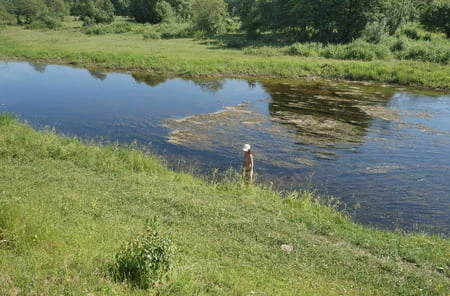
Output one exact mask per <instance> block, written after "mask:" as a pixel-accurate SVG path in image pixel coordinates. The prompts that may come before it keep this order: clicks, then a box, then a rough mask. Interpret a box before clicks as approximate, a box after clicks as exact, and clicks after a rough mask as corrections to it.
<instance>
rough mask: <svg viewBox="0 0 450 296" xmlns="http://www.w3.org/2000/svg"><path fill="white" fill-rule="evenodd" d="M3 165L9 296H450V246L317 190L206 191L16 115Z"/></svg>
mask: <svg viewBox="0 0 450 296" xmlns="http://www.w3.org/2000/svg"><path fill="white" fill-rule="evenodd" d="M0 161H1V164H2V165H1V166H0V188H1V190H0V207H1V213H2V215H1V217H0V261H1V262H2V264H1V266H0V279H1V280H0V294H2V295H31V294H37V295H41V294H47V295H61V294H68V295H81V294H95V295H111V294H120V295H149V293H150V294H154V295H211V294H213V295H230V294H235V295H250V294H254V293H265V294H273V295H296V294H298V293H299V291H301V293H302V294H303V295H341V294H342V293H345V294H347V295H361V294H364V295H419V294H420V295H446V294H447V293H448V291H450V254H449V253H448V252H449V250H450V242H449V240H448V239H444V238H439V237H435V236H428V235H424V234H408V235H404V234H401V233H393V232H385V231H381V230H375V229H368V228H364V227H362V226H359V225H356V224H354V223H352V222H351V221H350V220H349V217H347V216H346V214H344V213H342V212H338V211H337V210H336V209H335V208H334V206H333V204H334V203H333V202H332V201H331V202H328V203H327V202H326V203H325V204H324V203H323V200H326V199H324V198H323V197H322V198H321V197H320V196H317V195H315V194H314V193H311V192H307V191H304V192H290V193H286V194H283V197H282V196H281V195H280V193H277V192H273V191H271V190H269V189H264V188H261V187H259V186H246V185H244V184H242V182H240V181H239V178H234V177H233V176H231V175H230V178H229V179H227V180H222V181H218V180H211V181H202V180H200V179H197V178H194V177H192V176H189V175H186V174H183V173H177V172H172V171H169V170H168V169H166V168H165V167H164V165H163V164H161V162H160V161H158V160H157V159H156V158H155V157H154V156H151V155H148V154H145V153H144V152H141V151H138V150H136V149H128V148H120V147H116V146H111V147H110V146H106V147H101V146H97V145H94V144H83V143H81V142H80V141H78V140H76V139H73V138H66V137H62V136H57V135H55V134H54V133H53V132H51V131H40V132H37V131H34V130H33V129H31V128H30V127H28V126H27V125H25V124H22V123H19V122H17V121H16V120H15V119H14V118H13V117H11V116H10V115H1V116H0ZM321 200H322V201H321ZM146 221H150V223H149V222H146ZM156 222H157V223H156ZM139 254H141V255H142V256H141V255H139Z"/></svg>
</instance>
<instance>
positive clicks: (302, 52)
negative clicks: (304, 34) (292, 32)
mask: <svg viewBox="0 0 450 296" xmlns="http://www.w3.org/2000/svg"><path fill="white" fill-rule="evenodd" d="M321 49H322V44H320V43H298V42H296V43H294V44H292V45H291V46H289V48H288V50H287V53H288V55H295V56H303V57H317V56H318V55H319V53H320V51H321Z"/></svg>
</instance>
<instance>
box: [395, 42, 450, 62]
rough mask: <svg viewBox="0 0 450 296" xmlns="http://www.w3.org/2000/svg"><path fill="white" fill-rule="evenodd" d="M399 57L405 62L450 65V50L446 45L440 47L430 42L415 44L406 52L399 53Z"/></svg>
mask: <svg viewBox="0 0 450 296" xmlns="http://www.w3.org/2000/svg"><path fill="white" fill-rule="evenodd" d="M397 57H398V58H400V59H405V60H417V61H424V62H432V63H440V64H449V63H450V48H449V47H448V46H445V45H444V44H443V45H439V44H432V43H430V42H421V43H414V44H412V45H410V46H409V47H408V48H406V49H405V50H403V51H400V52H398V53H397Z"/></svg>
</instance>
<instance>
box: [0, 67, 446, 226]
mask: <svg viewBox="0 0 450 296" xmlns="http://www.w3.org/2000/svg"><path fill="white" fill-rule="evenodd" d="M3 112H10V113H14V114H17V115H18V116H19V118H20V119H22V120H24V121H26V122H28V123H29V124H30V125H31V126H33V127H35V128H38V129H41V128H52V129H53V128H54V129H55V130H56V132H58V133H63V134H66V135H70V136H77V137H79V138H81V139H95V140H97V141H102V142H118V143H120V144H124V145H128V144H130V143H132V142H133V141H135V142H137V143H138V144H139V145H142V146H145V147H147V148H148V149H150V150H151V151H152V152H153V153H155V154H157V155H160V156H162V157H163V158H165V159H166V160H167V163H168V165H169V166H170V167H172V168H175V169H183V170H190V171H192V172H193V173H198V174H206V175H208V174H210V173H211V172H213V171H217V172H219V173H220V172H226V171H228V170H229V169H230V168H231V169H235V170H238V169H239V167H240V164H241V159H242V151H241V147H242V146H243V144H245V143H249V144H251V145H252V150H253V152H254V155H255V165H256V170H255V171H256V175H257V176H256V178H257V182H258V183H260V184H264V185H270V186H271V187H272V188H273V189H274V190H278V191H285V190H302V189H309V190H316V191H317V192H318V194H319V195H323V196H334V197H336V198H338V199H339V200H340V201H341V202H342V204H343V205H342V207H343V208H345V210H346V211H348V212H349V213H351V214H352V215H354V219H355V221H357V222H359V223H362V224H365V225H369V226H374V227H381V228H385V229H398V230H402V231H407V232H409V231H423V232H427V233H433V234H443V235H448V234H449V233H450V194H449V192H450V190H449V186H448V183H449V182H450V153H449V147H450V145H449V144H450V95H449V94H448V93H445V92H438V91H429V90H423V89H414V88H402V87H396V86H389V85H381V84H375V83H356V82H342V81H326V80H317V79H296V80H269V79H255V80H244V79H191V80H189V79H182V78H167V77H159V76H155V75H152V74H149V73H134V74H129V73H103V72H100V71H92V70H91V71H89V70H86V69H80V68H73V67H68V66H59V65H42V64H32V63H26V62H0V113H3Z"/></svg>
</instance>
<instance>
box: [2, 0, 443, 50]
mask: <svg viewBox="0 0 450 296" xmlns="http://www.w3.org/2000/svg"><path fill="white" fill-rule="evenodd" d="M67 16H75V17H78V18H79V19H80V20H82V21H83V24H84V25H86V26H88V25H92V24H101V23H111V22H113V21H114V19H115V17H116V16H126V17H130V18H132V19H134V21H136V22H137V23H149V24H160V23H163V22H177V23H189V24H191V27H192V28H193V30H196V31H199V32H202V33H204V34H205V35H208V36H214V35H219V34H224V33H227V32H229V31H231V30H242V31H244V32H246V33H247V36H248V37H249V38H257V37H258V36H261V35H262V34H267V33H270V34H276V35H277V36H279V38H282V39H284V40H289V41H292V42H320V43H325V44H326V43H349V42H352V41H353V40H355V39H357V38H364V39H365V40H367V41H369V42H373V43H376V42H378V41H379V40H380V38H381V37H382V36H385V35H394V34H395V32H396V31H397V30H398V29H399V28H400V27H401V26H402V25H404V24H406V23H408V22H418V23H420V24H421V25H422V26H423V27H424V28H425V29H427V30H429V31H438V32H443V33H445V34H446V36H447V38H450V0H0V24H13V23H17V24H19V25H24V26H28V27H47V28H56V27H57V26H58V24H59V23H60V22H61V21H63V20H64V18H65V17H67Z"/></svg>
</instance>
